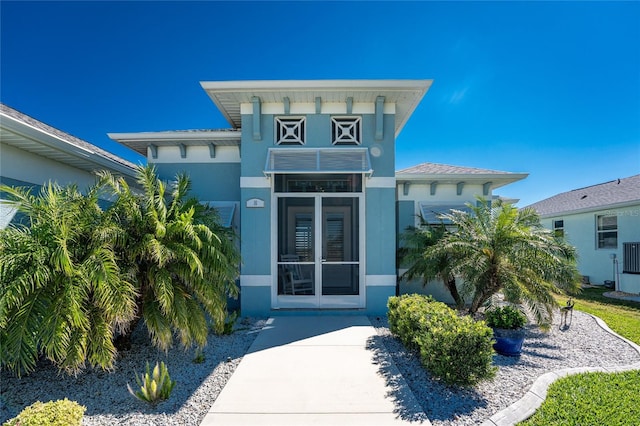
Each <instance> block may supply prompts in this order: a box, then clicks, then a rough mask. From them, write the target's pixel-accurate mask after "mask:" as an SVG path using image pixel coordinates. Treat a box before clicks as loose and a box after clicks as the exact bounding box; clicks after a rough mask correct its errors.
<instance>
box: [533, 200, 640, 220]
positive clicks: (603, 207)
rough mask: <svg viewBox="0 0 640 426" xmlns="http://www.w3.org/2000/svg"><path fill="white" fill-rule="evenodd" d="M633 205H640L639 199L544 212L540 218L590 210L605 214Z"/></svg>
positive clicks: (589, 211)
mask: <svg viewBox="0 0 640 426" xmlns="http://www.w3.org/2000/svg"><path fill="white" fill-rule="evenodd" d="M634 206H640V199H639V200H631V201H624V202H621V203H612V204H607V205H600V206H590V207H585V208H581V209H574V210H563V211H557V212H551V213H545V214H541V215H540V218H542V219H548V218H552V217H561V216H571V215H574V214H581V213H591V212H602V214H607V213H609V214H615V213H612V212H614V211H615V209H621V208H624V207H634ZM523 208H532V207H531V206H525V207H523Z"/></svg>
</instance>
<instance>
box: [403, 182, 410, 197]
mask: <svg viewBox="0 0 640 426" xmlns="http://www.w3.org/2000/svg"><path fill="white" fill-rule="evenodd" d="M410 186H411V182H405V183H404V184H402V193H403V194H404V195H409V187H410Z"/></svg>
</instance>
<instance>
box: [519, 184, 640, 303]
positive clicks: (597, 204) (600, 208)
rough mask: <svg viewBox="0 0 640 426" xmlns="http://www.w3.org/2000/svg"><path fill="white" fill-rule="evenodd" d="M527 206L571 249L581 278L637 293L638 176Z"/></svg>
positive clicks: (639, 253)
mask: <svg viewBox="0 0 640 426" xmlns="http://www.w3.org/2000/svg"><path fill="white" fill-rule="evenodd" d="M529 207H532V208H534V209H535V210H536V211H537V212H538V213H539V214H540V216H541V218H542V224H543V225H544V226H545V227H547V228H549V229H552V230H555V231H556V232H557V233H558V234H559V235H564V237H565V238H566V239H567V241H568V242H569V243H571V244H572V245H574V246H575V247H576V249H577V250H578V256H579V260H578V269H579V270H580V273H581V274H582V275H583V276H584V280H585V281H586V280H588V281H589V282H590V283H592V284H607V285H610V286H615V289H616V290H619V291H623V292H627V293H640V175H635V176H631V177H628V178H624V179H617V180H613V181H610V182H604V183H600V184H597V185H593V186H588V187H586V188H580V189H574V190H573V191H568V192H563V193H561V194H558V195H555V196H553V197H550V198H547V199H545V200H542V201H538V202H537V203H534V204H532V205H530V206H529ZM614 283H615V284H614Z"/></svg>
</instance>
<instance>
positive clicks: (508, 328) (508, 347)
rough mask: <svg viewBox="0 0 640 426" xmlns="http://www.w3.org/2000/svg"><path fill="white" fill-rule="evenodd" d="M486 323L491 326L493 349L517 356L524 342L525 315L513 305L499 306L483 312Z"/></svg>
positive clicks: (500, 352) (503, 353) (501, 353)
mask: <svg viewBox="0 0 640 426" xmlns="http://www.w3.org/2000/svg"><path fill="white" fill-rule="evenodd" d="M484 318H485V321H486V322H487V325H488V326H489V327H491V328H493V337H494V339H495V341H496V342H495V343H494V344H493V349H495V351H496V352H498V353H499V354H500V355H506V356H519V355H520V353H521V352H522V343H523V342H524V334H525V333H524V329H523V328H522V327H523V326H524V325H525V324H526V323H527V317H526V316H525V315H524V314H523V313H522V312H521V311H520V309H518V308H516V307H514V306H510V305H507V306H501V307H498V308H492V309H490V310H488V311H487V312H485V317H484Z"/></svg>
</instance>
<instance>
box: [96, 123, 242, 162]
mask: <svg viewBox="0 0 640 426" xmlns="http://www.w3.org/2000/svg"><path fill="white" fill-rule="evenodd" d="M107 136H109V138H111V139H113V140H114V141H116V142H119V143H121V144H122V145H125V146H127V147H129V148H131V149H133V150H134V151H136V152H139V153H140V154H142V155H144V156H146V155H147V147H148V146H149V145H151V144H153V145H157V146H176V145H178V144H184V145H186V146H191V145H208V144H209V143H212V144H214V145H218V146H237V145H240V139H241V134H240V130H231V129H224V130H182V131H180V130H177V131H168V132H138V133H107Z"/></svg>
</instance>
